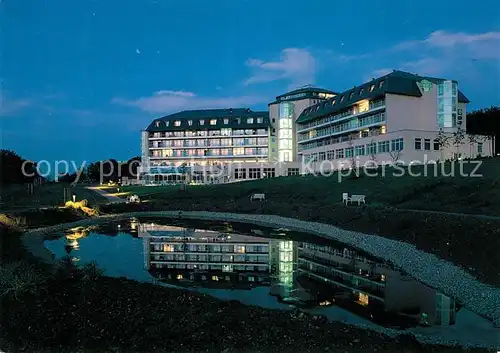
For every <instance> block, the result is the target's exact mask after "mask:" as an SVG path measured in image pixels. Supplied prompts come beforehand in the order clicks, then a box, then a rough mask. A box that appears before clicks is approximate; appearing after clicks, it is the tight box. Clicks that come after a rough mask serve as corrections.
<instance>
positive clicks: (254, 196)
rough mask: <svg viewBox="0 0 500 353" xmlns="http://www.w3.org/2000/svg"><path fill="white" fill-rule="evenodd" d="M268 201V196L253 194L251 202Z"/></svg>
mask: <svg viewBox="0 0 500 353" xmlns="http://www.w3.org/2000/svg"><path fill="white" fill-rule="evenodd" d="M265 199H266V194H253V195H252V196H250V201H255V200H259V201H262V200H265Z"/></svg>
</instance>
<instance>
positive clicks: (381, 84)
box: [378, 80, 385, 88]
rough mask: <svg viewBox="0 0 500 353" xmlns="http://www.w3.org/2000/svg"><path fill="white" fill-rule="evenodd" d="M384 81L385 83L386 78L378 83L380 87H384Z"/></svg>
mask: <svg viewBox="0 0 500 353" xmlns="http://www.w3.org/2000/svg"><path fill="white" fill-rule="evenodd" d="M384 83H385V80H382V81H380V83H379V84H378V88H382V86H383V85H384Z"/></svg>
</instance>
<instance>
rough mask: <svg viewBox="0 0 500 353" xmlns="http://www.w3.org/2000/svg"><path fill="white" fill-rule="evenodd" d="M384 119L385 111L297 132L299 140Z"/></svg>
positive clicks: (331, 133) (355, 127)
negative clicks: (304, 131)
mask: <svg viewBox="0 0 500 353" xmlns="http://www.w3.org/2000/svg"><path fill="white" fill-rule="evenodd" d="M383 121H385V112H384V113H379V114H375V115H369V116H366V117H362V118H353V119H351V120H349V121H346V122H343V123H337V124H333V125H330V126H328V127H324V128H320V129H317V130H310V131H308V132H306V133H300V134H299V141H306V140H310V139H313V138H317V137H322V136H330V135H333V134H337V133H340V132H343V131H347V130H352V129H357V128H360V127H363V126H368V125H372V124H378V123H381V122H383Z"/></svg>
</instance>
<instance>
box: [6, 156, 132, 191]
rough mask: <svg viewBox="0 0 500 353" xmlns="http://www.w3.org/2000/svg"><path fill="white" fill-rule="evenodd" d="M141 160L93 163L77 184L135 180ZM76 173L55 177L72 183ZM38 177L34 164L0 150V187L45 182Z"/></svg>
mask: <svg viewBox="0 0 500 353" xmlns="http://www.w3.org/2000/svg"><path fill="white" fill-rule="evenodd" d="M140 161H141V158H140V157H134V158H131V159H129V160H128V161H126V162H118V161H117V160H115V159H109V160H104V161H97V162H93V163H91V164H89V165H87V166H86V167H85V169H84V170H83V171H81V172H80V171H79V172H78V173H79V178H78V180H77V181H78V182H101V181H102V182H105V183H107V182H108V181H114V182H118V181H120V179H121V178H122V177H128V178H136V177H137V169H138V167H139V164H140ZM76 179H77V172H76V171H75V172H73V173H65V174H61V175H58V176H57V180H58V181H60V182H66V183H73V182H74V181H75V180H76ZM46 181H47V179H46V178H43V177H42V176H40V175H39V173H38V171H37V164H36V162H32V161H28V160H26V159H24V158H22V157H20V156H19V155H18V154H16V153H15V152H13V151H9V150H0V185H8V184H24V183H33V182H35V183H37V182H46Z"/></svg>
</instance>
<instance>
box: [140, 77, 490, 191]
mask: <svg viewBox="0 0 500 353" xmlns="http://www.w3.org/2000/svg"><path fill="white" fill-rule="evenodd" d="M467 103H469V100H468V99H467V98H466V97H465V95H464V94H463V93H462V92H461V91H460V90H459V88H458V82H457V81H454V80H447V79H440V78H434V77H424V76H418V75H414V74H410V73H407V72H402V71H393V72H392V73H390V74H387V75H385V76H382V77H379V78H376V79H373V80H371V81H369V82H366V83H364V84H362V85H359V86H356V87H353V88H350V89H348V90H346V91H344V92H342V93H336V92H333V91H329V90H326V89H322V88H317V87H313V86H306V87H302V88H299V89H297V90H294V91H291V92H288V93H285V94H283V95H280V96H277V97H276V100H275V101H273V102H271V103H269V109H268V111H259V112H254V111H252V110H250V109H242V108H238V109H211V110H190V111H182V112H179V113H175V114H172V115H168V116H165V117H162V118H158V119H155V120H154V121H153V122H152V123H151V124H150V125H149V126H148V128H147V129H146V130H145V131H144V132H143V133H142V168H141V170H140V180H141V181H143V182H146V183H162V182H165V181H166V182H170V181H179V180H187V179H189V181H196V182H200V183H207V182H217V183H222V182H231V181H239V180H246V179H258V178H262V177H274V176H286V175H296V174H301V173H305V172H306V169H307V171H309V172H310V170H325V169H342V168H349V167H352V164H353V163H356V164H359V166H366V165H368V164H374V163H375V164H377V165H380V164H383V163H395V162H399V163H404V164H407V165H408V164H410V163H416V164H421V163H428V162H430V161H438V160H441V161H442V160H447V159H456V158H475V157H477V156H490V155H492V153H493V146H492V143H491V141H490V140H488V139H486V137H484V136H473V135H467V134H466V133H465V126H466V120H467Z"/></svg>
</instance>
